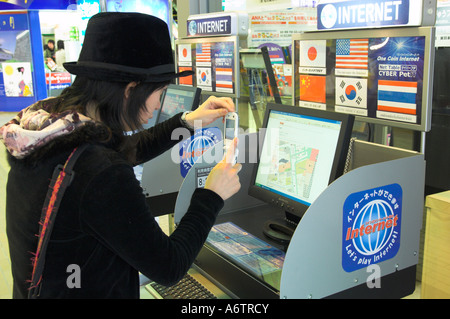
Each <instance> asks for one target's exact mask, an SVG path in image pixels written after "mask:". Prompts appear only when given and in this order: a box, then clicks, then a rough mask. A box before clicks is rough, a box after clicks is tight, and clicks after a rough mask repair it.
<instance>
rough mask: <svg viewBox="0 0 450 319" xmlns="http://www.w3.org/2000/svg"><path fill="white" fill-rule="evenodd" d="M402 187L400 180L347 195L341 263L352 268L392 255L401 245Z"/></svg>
mask: <svg viewBox="0 0 450 319" xmlns="http://www.w3.org/2000/svg"><path fill="white" fill-rule="evenodd" d="M402 195H403V191H402V188H401V186H400V185H399V184H391V185H386V186H382V187H378V188H373V189H369V190H365V191H361V192H357V193H353V194H351V195H349V196H348V197H347V199H346V200H345V203H344V211H343V231H342V267H343V268H344V270H345V271H347V272H352V271H355V270H358V269H361V268H366V267H368V266H369V265H372V264H376V263H380V262H383V261H385V260H388V259H391V258H393V257H394V256H395V255H396V254H397V252H398V250H399V248H400V229H401V215H402V214H401V213H402Z"/></svg>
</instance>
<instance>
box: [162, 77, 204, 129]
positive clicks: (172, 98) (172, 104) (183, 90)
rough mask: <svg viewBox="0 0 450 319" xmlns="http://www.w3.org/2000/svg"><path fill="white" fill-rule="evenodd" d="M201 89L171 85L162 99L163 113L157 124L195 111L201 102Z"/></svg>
mask: <svg viewBox="0 0 450 319" xmlns="http://www.w3.org/2000/svg"><path fill="white" fill-rule="evenodd" d="M201 91H202V90H201V89H200V88H197V87H190V86H184V85H175V84H170V85H169V86H168V87H167V89H166V91H165V93H164V95H163V96H162V98H161V111H160V112H159V114H158V118H157V119H156V123H161V122H164V121H165V120H168V119H169V118H171V117H172V116H174V115H175V114H177V113H180V112H185V111H194V110H195V109H196V108H197V107H198V105H199V102H200V93H201Z"/></svg>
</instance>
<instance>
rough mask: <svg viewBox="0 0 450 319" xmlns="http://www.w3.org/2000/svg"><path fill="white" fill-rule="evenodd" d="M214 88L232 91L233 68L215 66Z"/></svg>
mask: <svg viewBox="0 0 450 319" xmlns="http://www.w3.org/2000/svg"><path fill="white" fill-rule="evenodd" d="M216 90H217V91H222V92H233V69H232V68H216Z"/></svg>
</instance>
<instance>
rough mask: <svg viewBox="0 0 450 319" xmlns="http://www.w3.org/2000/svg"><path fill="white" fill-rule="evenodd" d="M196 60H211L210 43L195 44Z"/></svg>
mask: <svg viewBox="0 0 450 319" xmlns="http://www.w3.org/2000/svg"><path fill="white" fill-rule="evenodd" d="M196 56H197V62H211V43H201V44H197V48H196Z"/></svg>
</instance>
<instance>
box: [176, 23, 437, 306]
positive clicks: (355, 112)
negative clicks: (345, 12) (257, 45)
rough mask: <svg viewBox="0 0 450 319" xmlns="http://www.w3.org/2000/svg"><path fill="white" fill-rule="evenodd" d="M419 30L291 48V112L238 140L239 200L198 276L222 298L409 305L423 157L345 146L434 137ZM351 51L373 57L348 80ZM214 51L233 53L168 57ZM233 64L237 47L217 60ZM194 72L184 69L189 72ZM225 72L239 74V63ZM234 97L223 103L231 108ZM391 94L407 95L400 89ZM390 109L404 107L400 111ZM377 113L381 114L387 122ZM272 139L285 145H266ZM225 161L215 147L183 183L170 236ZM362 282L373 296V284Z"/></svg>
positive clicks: (428, 56) (277, 109)
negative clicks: (410, 133)
mask: <svg viewBox="0 0 450 319" xmlns="http://www.w3.org/2000/svg"><path fill="white" fill-rule="evenodd" d="M419 25H420V23H419ZM416 26H417V25H416ZM416 26H408V27H400V26H396V27H395V28H391V29H389V30H386V29H378V30H372V31H371V32H370V35H369V36H368V33H367V31H361V30H350V31H343V30H339V31H333V30H326V31H319V32H305V33H302V34H298V35H294V36H293V43H292V53H293V83H294V84H293V94H292V105H291V106H287V105H279V104H270V103H269V104H268V105H267V106H266V108H265V110H264V111H265V116H264V120H263V122H262V126H261V128H260V130H259V132H255V133H246V134H241V135H240V136H239V145H238V148H239V157H238V162H239V163H241V164H242V170H241V172H240V179H241V185H242V187H241V190H240V191H239V193H237V194H236V195H234V196H233V197H232V198H231V199H230V200H228V201H226V203H225V206H224V208H223V209H222V211H221V213H220V214H219V216H218V218H217V222H216V225H215V226H214V228H213V229H212V231H211V234H210V236H209V238H208V240H207V242H206V244H205V246H204V248H203V249H202V251H201V252H200V254H199V255H198V257H197V259H196V261H195V264H194V265H193V269H195V271H197V272H199V273H201V274H202V275H203V276H204V277H206V278H208V280H209V282H210V283H211V284H213V285H214V286H215V287H219V288H220V291H221V292H222V293H224V295H226V296H227V297H231V298H250V299H265V298H276V299H278V298H282V299H290V298H295V299H297V298H401V297H404V296H407V295H409V294H411V293H412V292H413V291H414V289H415V273H416V265H417V263H418V258H419V257H418V252H419V241H420V239H419V236H420V229H421V227H422V213H423V212H422V210H423V186H424V179H425V161H424V154H422V153H419V152H415V151H409V150H404V149H398V148H394V147H389V146H384V145H381V144H375V143H370V142H365V141H361V140H357V139H354V138H352V139H351V138H350V137H351V129H352V125H353V121H354V119H356V120H359V121H364V122H369V123H374V124H384V125H392V126H397V127H401V128H406V129H411V130H417V131H419V132H424V131H427V130H429V123H430V101H431V88H432V78H433V76H432V75H433V74H432V68H430V65H431V64H432V63H433V59H434V55H433V50H432V47H433V42H434V29H433V28H432V27H416ZM353 39H356V40H360V39H363V40H364V41H362V42H363V46H366V47H367V49H366V53H363V55H364V54H365V57H363V59H362V60H363V61H362V64H363V65H362V67H361V65H360V66H359V67H353V68H351V67H350V68H348V67H346V66H345V65H346V64H345V61H344V60H345V57H344V55H345V53H342V52H343V51H342V50H341V49H339V50H341V51H339V50H338V46H340V45H344V44H346V43H347V42H350V43H351V40H353ZM220 40H227V41H228V40H229V39H219V38H215V39H214V40H211V39H191V40H189V41H188V40H180V41H178V43H177V44H178V47H177V51H176V52H177V53H179V56H181V54H180V53H182V52H184V51H183V50H184V48H186V52H190V53H192V54H199V53H202V52H203V49H204V45H203V43H208V42H209V43H213V44H215V43H216V42H218V41H220ZM338 40H339V41H338ZM404 41H406V42H408V43H409V45H410V46H409V47H408V49H409V53H408V54H407V55H405V54H404V52H403V53H402V52H401V50H400V49H402V47H401V46H400V47H398V49H399V50H397V51H396V52H394V53H389V54H390V55H389V56H388V55H387V52H390V51H389V50H390V49H393V48H394V46H395V45H397V44H398V43H400V42H401V43H405V42H404ZM357 42H358V41H357ZM233 43H237V40H234V42H233ZM231 47H232V50H231ZM312 47H314V49H312ZM200 49H201V50H200ZM403 49H405V47H403ZM196 50H197V51H196ZM199 50H200V51H199ZM231 51H233V52H235V53H236V52H237V45H236V44H233V46H231V45H230V50H228V51H223V52H222V53H220V54H218V55H217V58H220V59H223V58H225V54H226V52H231ZM344 51H345V50H344ZM212 52H214V51H212ZM322 54H323V55H324V57H322V56H321V55H322ZM187 56H190V55H189V54H188V55H187ZM236 56H237V54H236ZM338 56H342V57H339V58H338ZM305 57H306V58H305ZM308 58H309V60H310V61H308ZM384 58H385V60H384ZM312 60H315V61H314V62H313V61H312ZM338 60H339V61H338ZM191 61H192V62H191V63H190V64H189V65H188V64H187V63H186V64H185V65H182V64H180V65H179V68H180V67H183V68H186V67H190V68H193V67H194V62H196V60H191ZM342 61H344V62H342ZM178 62H180V60H179V59H178ZM232 62H233V63H231V64H229V66H231V68H232V69H233V70H234V71H235V70H237V65H236V64H235V63H236V62H237V59H236V58H235V59H234V60H233V61H232ZM338 62H339V63H338ZM305 63H306V65H305ZM308 63H309V65H308ZM317 63H318V64H317ZM340 63H344V64H340ZM195 67H198V69H200V68H201V67H202V66H201V65H198V64H196V65H195ZM394 71H397V73H394ZM400 71H405V72H403V73H402V75H400V73H399V72H400ZM414 71H415V72H414ZM212 74H214V73H212ZM395 74H396V75H395ZM406 76H408V78H406ZM194 79H196V82H197V84H198V85H200V84H201V85H203V86H204V87H205V88H207V89H209V87H208V86H207V84H208V85H209V83H211V84H212V87H214V86H215V85H216V83H215V82H214V80H213V78H210V77H209V76H208V74H205V77H203V74H200V73H199V71H198V70H197V72H196V77H195V78H194ZM210 79H211V81H209V80H210ZM355 79H356V81H355ZM308 81H309V83H312V82H313V81H316V82H315V84H316V85H315V86H316V87H318V88H320V92H315V93H311V91H310V92H305V87H306V86H307V82H308ZM317 81H318V82H317ZM394 82H395V83H394ZM399 82H401V83H399ZM342 83H343V84H342ZM192 84H194V81H193V82H192V83H191V85H192ZM236 84H238V83H236ZM236 84H235V85H236ZM235 85H232V90H231V91H230V92H229V93H225V95H227V94H228V96H230V97H239V96H240V92H239V91H238V90H236V88H237V87H239V86H235ZM399 85H400V86H402V85H403V87H404V88H407V89H403V88H402V89H395V87H396V86H397V88H398V86H399ZM194 86H195V85H194ZM392 86H394V89H393V88H392ZM350 87H352V88H353V89H354V90H351V89H350ZM389 87H390V88H389ZM411 87H413V89H411ZM216 89H217V87H216ZM209 90H210V89H209ZM381 91H382V92H381ZM385 91H389V92H388V93H386V92H385ZM392 92H393V93H392ZM214 93H217V91H216V92H214ZM395 95H402V96H403V97H407V99H408V103H406V104H396V102H395V101H392V99H394V98H395ZM380 100H383V101H386V100H387V101H388V102H389V103H388V104H389V105H387V108H386V103H384V105H382V103H379V101H380ZM356 101H358V102H359V103H357V102H356ZM390 102H393V103H390ZM392 105H393V106H392ZM383 108H384V109H383ZM338 122H339V124H338ZM277 126H278V133H279V134H277V135H276V137H275V138H274V137H273V136H269V135H268V132H269V131H270V130H269V129H273V128H275V127H277ZM311 129H312V131H311ZM294 132H295V133H294ZM311 132H313V133H311ZM338 132H339V133H338ZM283 134H284V135H283ZM305 136H309V137H310V138H306V137H305ZM269 137H270V138H269ZM222 150H223V144H222V142H218V143H217V144H215V145H213V146H212V147H211V148H209V149H208V150H207V151H206V152H204V153H203V156H202V157H201V158H199V159H198V161H197V162H195V163H194V164H193V166H192V167H191V169H190V170H189V172H188V173H187V175H186V176H185V177H184V178H183V179H182V180H181V186H180V187H179V191H178V192H177V196H176V203H175V207H174V209H173V213H174V223H175V225H176V224H177V223H178V222H179V221H180V220H181V218H182V217H183V214H184V212H185V211H186V208H187V206H188V205H189V200H190V198H191V195H192V192H193V191H194V189H195V188H197V187H201V185H200V183H199V180H200V179H199V177H200V175H201V173H202V172H205V171H208V170H209V169H211V168H212V167H214V166H215V165H216V163H217V162H218V161H219V160H220V159H221V156H217V154H222ZM299 150H300V151H299ZM297 151H299V152H297ZM325 151H328V152H329V153H328V154H324V152H325ZM322 154H324V156H323V157H322ZM303 157H304V158H305V160H303ZM292 159H294V161H293V160H292ZM294 162H295V164H296V165H294ZM324 167H327V168H326V169H324ZM294 172H295V173H298V174H294ZM171 174H173V173H171ZM317 178H319V179H317ZM316 179H317V180H316ZM318 185H320V187H318V188H316V187H317V186H318ZM274 220H275V221H278V223H273V222H272V221H274ZM274 225H278V227H277V226H274ZM372 267H374V268H372ZM369 270H371V271H374V272H375V275H376V276H375V277H376V278H377V279H379V280H381V282H382V285H381V287H376V283H371V282H369V281H370V280H369V279H370V278H373V277H371V274H372V273H369V272H368V271H369ZM374 287H375V288H374Z"/></svg>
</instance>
